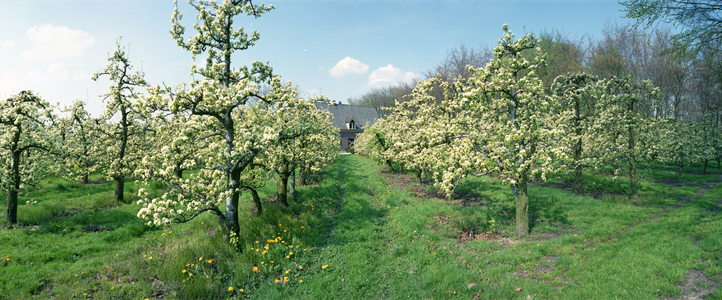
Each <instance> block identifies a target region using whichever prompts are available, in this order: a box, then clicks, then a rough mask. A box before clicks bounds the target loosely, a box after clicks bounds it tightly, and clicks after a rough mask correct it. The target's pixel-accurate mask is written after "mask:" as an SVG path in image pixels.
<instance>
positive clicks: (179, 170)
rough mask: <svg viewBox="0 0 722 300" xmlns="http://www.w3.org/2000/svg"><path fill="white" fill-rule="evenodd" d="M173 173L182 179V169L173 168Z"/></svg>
mask: <svg viewBox="0 0 722 300" xmlns="http://www.w3.org/2000/svg"><path fill="white" fill-rule="evenodd" d="M173 173H175V177H176V178H179V179H183V169H181V168H175V170H173Z"/></svg>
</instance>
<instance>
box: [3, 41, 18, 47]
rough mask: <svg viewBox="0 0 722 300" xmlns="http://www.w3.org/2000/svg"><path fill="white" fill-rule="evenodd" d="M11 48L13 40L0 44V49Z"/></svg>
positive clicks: (13, 44)
mask: <svg viewBox="0 0 722 300" xmlns="http://www.w3.org/2000/svg"><path fill="white" fill-rule="evenodd" d="M12 46H15V41H13V40H7V41H4V42H3V43H2V45H0V48H10V47H12Z"/></svg>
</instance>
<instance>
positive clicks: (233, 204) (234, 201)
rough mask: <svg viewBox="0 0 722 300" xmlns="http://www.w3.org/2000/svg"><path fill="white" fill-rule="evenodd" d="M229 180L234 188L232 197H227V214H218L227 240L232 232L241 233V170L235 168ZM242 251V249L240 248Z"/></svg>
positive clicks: (230, 187) (229, 185)
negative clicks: (239, 217) (239, 219)
mask: <svg viewBox="0 0 722 300" xmlns="http://www.w3.org/2000/svg"><path fill="white" fill-rule="evenodd" d="M229 177H230V178H229V180H228V187H229V189H232V190H233V192H231V195H230V197H228V198H227V199H226V214H225V216H218V221H220V223H221V226H222V228H223V234H224V235H226V240H230V237H231V235H230V234H231V233H234V234H235V235H236V236H237V237H238V236H239V235H240V225H239V223H238V198H240V196H241V192H240V183H241V170H240V169H235V170H233V171H231V174H230V176H229ZM238 250H239V251H240V250H241V249H240V248H238Z"/></svg>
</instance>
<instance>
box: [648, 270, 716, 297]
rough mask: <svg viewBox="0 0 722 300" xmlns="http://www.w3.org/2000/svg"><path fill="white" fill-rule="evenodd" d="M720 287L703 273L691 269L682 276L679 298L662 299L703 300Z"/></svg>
mask: <svg viewBox="0 0 722 300" xmlns="http://www.w3.org/2000/svg"><path fill="white" fill-rule="evenodd" d="M719 286H720V283H719V282H717V281H714V280H712V278H711V277H709V276H707V275H704V272H703V271H700V270H695V269H692V270H690V271H689V273H687V276H684V282H683V283H682V285H680V286H679V288H680V289H682V295H680V296H679V297H664V298H662V299H684V300H703V299H705V298H706V296H708V295H711V294H712V293H714V291H715V290H716V289H717V288H718V287H719Z"/></svg>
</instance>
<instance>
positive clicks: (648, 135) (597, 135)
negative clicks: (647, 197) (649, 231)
mask: <svg viewBox="0 0 722 300" xmlns="http://www.w3.org/2000/svg"><path fill="white" fill-rule="evenodd" d="M599 84H600V85H601V86H602V91H603V92H604V93H603V94H602V96H601V97H600V98H599V103H598V105H599V117H598V119H597V121H596V122H594V124H593V126H592V128H591V129H590V132H591V134H590V139H591V140H590V144H592V147H591V148H592V149H590V151H589V153H590V156H591V157H592V159H591V160H590V162H593V163H594V166H595V167H597V168H598V167H603V166H608V165H612V166H614V168H615V174H620V173H622V172H623V173H626V174H628V176H629V181H630V197H631V198H632V199H636V198H638V197H639V191H638V187H637V182H638V181H639V176H638V175H637V164H638V163H639V162H641V161H643V160H649V159H650V158H651V156H652V154H653V153H654V152H659V151H658V149H657V147H658V145H657V143H656V142H654V140H653V138H652V135H653V134H654V132H653V130H652V129H653V128H654V127H655V124H654V120H653V119H650V118H645V117H644V115H643V113H642V112H643V111H645V110H646V109H648V108H649V105H650V104H651V103H653V100H654V99H655V98H656V97H659V94H660V92H659V89H658V88H655V87H653V86H652V83H651V82H650V81H642V82H639V81H637V80H635V79H633V78H630V77H624V78H617V77H612V78H609V79H604V80H602V81H601V82H600V83H599ZM625 164H626V167H627V168H626V169H625Z"/></svg>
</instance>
